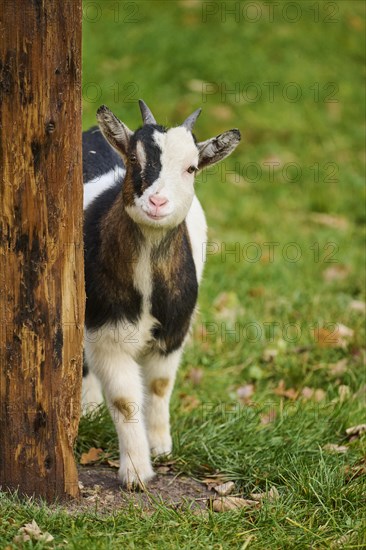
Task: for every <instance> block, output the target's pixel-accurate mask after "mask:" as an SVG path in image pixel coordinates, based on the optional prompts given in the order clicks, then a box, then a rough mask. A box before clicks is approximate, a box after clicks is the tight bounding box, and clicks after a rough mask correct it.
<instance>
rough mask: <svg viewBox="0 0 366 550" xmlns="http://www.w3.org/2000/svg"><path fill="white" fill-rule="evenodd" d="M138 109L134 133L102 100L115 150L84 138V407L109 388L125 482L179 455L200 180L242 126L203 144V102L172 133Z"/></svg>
mask: <svg viewBox="0 0 366 550" xmlns="http://www.w3.org/2000/svg"><path fill="white" fill-rule="evenodd" d="M139 104H140V109H141V113H142V117H143V123H144V124H143V126H142V127H141V128H139V129H138V130H136V132H132V131H131V130H129V129H128V128H127V126H126V125H125V124H124V123H123V122H121V121H120V120H119V119H118V118H117V117H116V116H115V115H114V114H113V113H112V112H111V111H110V110H109V109H108V108H107V107H105V106H102V107H100V108H99V110H98V112H97V119H98V122H99V126H100V129H101V131H102V133H103V135H104V137H105V138H106V140H107V141H108V142H109V144H110V145H112V147H113V148H114V149H115V150H116V151H117V153H118V155H117V154H116V152H115V151H114V150H113V149H112V148H111V147H110V145H108V143H107V142H106V141H105V140H104V138H103V136H102V134H101V133H100V131H99V130H98V129H96V128H94V129H91V130H89V131H88V132H86V133H85V134H84V136H83V138H84V139H83V155H84V181H85V187H84V199H85V200H84V209H85V219H84V238H85V281H86V295H87V302H86V318H85V324H86V331H85V368H84V380H83V404H84V406H85V405H87V404H88V403H93V404H94V405H95V404H99V403H101V402H102V400H103V395H102V390H103V392H104V395H105V398H106V401H107V404H108V407H109V409H110V411H111V414H112V417H113V419H114V422H115V426H116V430H117V434H118V440H119V449H120V469H119V477H120V479H121V480H122V482H123V483H124V484H126V485H127V486H131V485H134V484H139V485H143V484H144V482H147V481H148V480H149V479H151V478H152V476H153V475H154V472H153V469H152V466H151V461H150V452H151V453H152V455H154V456H157V455H163V454H169V453H170V452H171V450H172V439H171V436H170V425H169V400H170V396H171V393H172V389H173V384H174V379H175V375H176V371H177V368H178V365H179V362H180V359H181V356H182V351H183V347H184V344H185V341H186V338H187V334H188V331H189V327H190V324H191V319H192V314H193V312H194V309H195V306H196V301H197V290H198V283H199V281H200V279H201V275H202V270H203V264H204V260H205V242H206V221H205V216H204V213H203V210H202V208H201V205H200V203H199V201H198V199H197V197H196V196H195V194H194V177H195V174H196V173H197V171H198V170H201V169H202V168H204V167H206V166H209V165H211V164H214V163H216V162H218V161H219V160H222V159H223V158H225V157H226V156H228V155H229V154H230V153H231V152H232V151H233V150H234V149H235V147H236V146H237V145H238V143H239V141H240V133H239V131H238V130H229V131H228V132H224V133H223V134H220V135H218V136H216V137H214V138H212V139H208V140H207V141H204V142H201V143H198V142H197V141H196V139H195V137H194V135H193V134H192V128H193V125H194V123H195V121H196V119H197V117H198V116H199V114H200V111H201V110H200V109H198V110H197V111H195V112H194V113H193V114H192V115H191V116H189V117H188V118H187V120H186V121H185V122H184V123H183V124H182V125H181V126H179V127H177V128H170V129H166V128H164V127H162V126H160V125H158V124H157V123H156V121H155V119H154V117H153V115H152V113H151V111H150V110H149V108H148V107H147V105H146V104H145V103H144V102H143V101H140V102H139ZM121 157H122V159H123V162H122V160H121ZM100 384H101V386H100ZM101 388H102V389H101Z"/></svg>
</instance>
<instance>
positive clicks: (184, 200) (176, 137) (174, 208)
mask: <svg viewBox="0 0 366 550" xmlns="http://www.w3.org/2000/svg"><path fill="white" fill-rule="evenodd" d="M153 137H154V141H155V143H156V144H157V145H158V146H159V147H160V149H161V155H160V161H161V170H160V174H159V176H158V178H157V179H156V180H155V181H154V182H150V185H149V187H148V188H147V189H146V190H145V192H144V193H143V194H142V195H141V197H135V205H134V206H129V207H128V208H127V209H126V210H127V212H128V214H129V215H130V216H131V218H132V219H133V220H134V221H135V222H136V223H139V224H142V225H145V226H150V227H162V228H169V227H175V226H177V225H179V224H180V223H181V222H182V221H183V220H184V219H185V217H186V216H187V213H188V210H189V209H190V207H191V204H192V200H193V196H194V173H192V174H190V173H189V172H188V171H187V170H188V168H190V166H195V167H197V166H198V149H197V146H196V144H195V143H194V140H193V137H192V134H191V133H190V132H189V131H188V130H186V129H185V128H183V127H178V128H170V129H169V130H168V131H167V132H159V131H158V130H156V131H155V132H154V134H153ZM155 194H159V195H161V197H164V198H166V199H167V202H166V204H165V205H164V206H161V207H159V209H156V208H155V207H154V206H153V205H152V204H151V202H150V200H149V199H150V197H152V196H153V195H155ZM151 215H155V216H157V215H159V216H161V218H160V219H151Z"/></svg>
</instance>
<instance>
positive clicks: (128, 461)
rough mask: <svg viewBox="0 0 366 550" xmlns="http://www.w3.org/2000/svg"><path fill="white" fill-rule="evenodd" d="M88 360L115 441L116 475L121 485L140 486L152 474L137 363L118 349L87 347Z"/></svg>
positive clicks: (141, 385) (141, 386)
mask: <svg viewBox="0 0 366 550" xmlns="http://www.w3.org/2000/svg"><path fill="white" fill-rule="evenodd" d="M88 355H89V357H88V360H89V362H93V370H94V372H96V373H97V374H98V377H99V379H100V380H101V382H102V386H103V390H104V393H105V397H106V401H107V404H108V407H109V410H110V412H111V416H112V418H113V421H114V424H115V427H116V431H117V435H118V443H119V451H120V468H119V477H120V479H121V481H122V483H123V484H124V485H126V486H127V487H129V488H131V487H132V486H135V485H139V486H143V485H144V483H146V482H147V481H149V480H150V479H151V478H152V477H153V476H154V471H153V469H152V466H151V461H150V449H149V443H148V439H147V434H146V428H145V423H144V417H143V383H142V380H141V375H140V367H139V365H138V364H137V363H136V362H135V361H134V360H133V359H132V357H131V356H129V355H128V354H126V353H121V350H118V351H117V350H109V352H108V353H106V352H105V350H104V353H103V355H102V354H101V353H100V352H99V350H98V349H94V350H93V351H92V352H91V350H90V347H89V353H88Z"/></svg>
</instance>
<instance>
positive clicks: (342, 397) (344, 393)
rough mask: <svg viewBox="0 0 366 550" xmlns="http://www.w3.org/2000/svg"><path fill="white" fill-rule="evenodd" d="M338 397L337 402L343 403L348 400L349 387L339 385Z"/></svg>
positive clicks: (349, 394)
mask: <svg viewBox="0 0 366 550" xmlns="http://www.w3.org/2000/svg"><path fill="white" fill-rule="evenodd" d="M338 395H339V401H340V402H341V403H343V401H346V399H349V398H350V396H351V389H350V387H349V386H346V385H345V384H341V385H340V386H339V387H338Z"/></svg>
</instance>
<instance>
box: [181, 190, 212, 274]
mask: <svg viewBox="0 0 366 550" xmlns="http://www.w3.org/2000/svg"><path fill="white" fill-rule="evenodd" d="M186 224H187V229H188V234H189V237H190V240H191V246H192V255H193V260H194V264H195V266H196V274H197V280H198V283H199V282H200V280H201V277H202V272H203V267H204V263H205V261H206V243H207V224H206V217H205V214H204V212H203V208H202V206H201V203H200V201H199V200H198V198H197V197H196V195H195V196H194V197H193V202H192V206H191V208H190V209H189V212H188V215H187V218H186Z"/></svg>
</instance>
